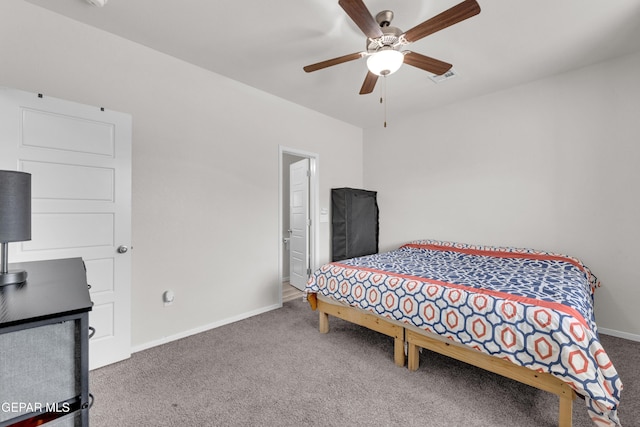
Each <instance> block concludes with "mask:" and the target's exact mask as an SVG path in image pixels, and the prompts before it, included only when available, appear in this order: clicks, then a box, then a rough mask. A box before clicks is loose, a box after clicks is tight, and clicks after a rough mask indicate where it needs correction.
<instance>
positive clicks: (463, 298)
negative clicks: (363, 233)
mask: <svg viewBox="0 0 640 427" xmlns="http://www.w3.org/2000/svg"><path fill="white" fill-rule="evenodd" d="M597 286H599V284H598V282H597V279H596V278H595V276H594V275H593V274H592V273H591V272H590V271H589V269H588V268H587V267H586V266H585V265H584V264H583V263H582V262H581V261H580V260H578V259H576V258H573V257H569V256H565V255H561V254H554V253H549V252H543V251H537V250H532V249H520V248H507V247H490V246H478V245H468V244H462V243H454V242H444V241H436V240H416V241H413V242H410V243H407V244H405V245H403V246H401V247H400V248H398V249H396V250H393V251H389V252H385V253H380V254H374V255H368V256H363V257H358V258H352V259H348V260H344V261H340V262H332V263H329V264H325V265H324V266H322V267H321V268H319V269H318V270H317V271H315V273H314V274H313V275H312V276H311V277H310V279H309V282H308V284H307V288H306V293H307V299H308V301H309V303H310V304H311V306H312V308H313V309H314V310H315V309H317V310H318V311H319V313H320V332H323V333H326V332H328V330H329V323H328V322H329V315H333V316H336V317H339V318H342V319H345V320H348V321H351V322H354V323H357V324H360V325H362V326H365V327H368V328H370V329H373V330H376V331H378V332H381V333H384V334H386V335H389V336H391V337H392V338H393V339H394V359H395V363H396V364H397V365H404V364H405V348H406V356H408V362H407V366H408V368H409V369H410V370H416V369H417V368H418V363H419V362H418V359H419V349H420V348H427V349H430V350H432V351H436V352H439V353H442V354H445V355H447V356H450V357H454V358H456V359H459V360H462V361H464V362H467V363H470V364H473V365H476V366H478V367H480V368H482V369H486V370H489V371H492V372H495V373H498V374H500V375H503V376H506V377H509V378H512V379H515V380H517V381H520V382H523V383H525V384H529V385H531V386H534V387H537V388H539V389H542V390H546V391H549V392H551V393H554V394H556V395H557V396H558V397H559V399H560V400H559V414H558V424H559V425H560V426H561V427H566V426H570V425H571V422H572V420H571V417H572V415H571V412H572V402H573V400H574V399H575V397H576V396H578V397H581V398H584V401H585V403H586V407H587V411H588V412H589V416H590V417H591V419H592V420H593V421H594V423H595V424H596V425H602V426H620V425H621V424H620V421H619V419H618V415H617V408H618V404H619V400H620V392H621V390H622V382H621V381H620V378H619V376H618V374H617V372H616V370H615V368H614V367H613V365H612V363H611V361H610V360H609V357H608V356H607V353H606V352H605V350H604V349H603V347H602V345H601V344H600V342H599V339H598V332H597V327H596V323H595V319H594V313H593V298H594V291H595V289H596V287H597Z"/></svg>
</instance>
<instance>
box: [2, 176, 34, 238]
mask: <svg viewBox="0 0 640 427" xmlns="http://www.w3.org/2000/svg"><path fill="white" fill-rule="evenodd" d="M25 240H31V174H30V173H26V172H17V171H6V170H0V242H2V243H7V242H24V241H25Z"/></svg>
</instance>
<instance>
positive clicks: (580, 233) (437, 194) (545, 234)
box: [364, 54, 640, 339]
mask: <svg viewBox="0 0 640 427" xmlns="http://www.w3.org/2000/svg"><path fill="white" fill-rule="evenodd" d="M639 75H640V54H635V55H631V56H627V57H623V58H619V59H617V60H614V61H610V62H606V63H601V64H598V65H595V66H591V67H588V68H584V69H580V70H576V71H573V72H570V73H566V74H562V75H558V76H556V77H553V78H549V79H546V80H543V81H538V82H535V83H531V84H528V85H525V86H520V87H516V88H513V89H510V90H505V91H502V92H499V93H494V94H491V95H488V96H483V97H481V98H477V99H472V100H469V101H466V102H460V103H457V104H455V105H450V106H447V107H444V108H440V109H435V110H433V111H430V112H429V113H427V114H424V115H420V116H418V117H412V118H408V119H406V120H405V121H397V122H395V121H393V122H390V124H389V126H390V127H388V128H387V129H377V128H376V129H367V130H365V133H364V135H365V136H364V160H365V171H364V174H365V186H366V187H367V188H369V189H372V190H377V191H378V192H379V193H378V194H379V205H380V210H381V213H380V218H381V220H380V221H381V223H380V239H381V248H382V249H391V248H395V247H397V246H398V245H400V244H401V243H403V242H405V241H408V240H413V239H420V238H435V239H442V240H453V241H461V242H467V243H478V244H488V245H499V246H519V247H533V248H537V249H542V250H548V251H554V252H560V253H565V254H569V255H573V256H575V257H578V258H580V259H582V260H583V261H584V262H585V264H587V266H589V267H590V268H591V269H592V270H593V272H594V274H595V275H596V276H598V278H599V279H600V280H601V282H602V284H603V286H602V287H601V288H599V289H598V290H597V292H596V320H597V322H598V325H599V327H600V328H601V329H606V330H608V332H611V333H614V334H619V335H621V336H625V337H628V338H633V339H640V314H639V313H640V312H639V311H638V303H639V302H640V272H639V270H638V268H637V262H638V260H639V259H640V246H639V242H640V223H639V220H640V167H639V165H640V144H639V142H640V115H639V114H640V80H639V79H638V76H639ZM461 78H462V77H461ZM454 83H455V80H452V81H451V84H454ZM442 84H448V83H447V82H445V83H442Z"/></svg>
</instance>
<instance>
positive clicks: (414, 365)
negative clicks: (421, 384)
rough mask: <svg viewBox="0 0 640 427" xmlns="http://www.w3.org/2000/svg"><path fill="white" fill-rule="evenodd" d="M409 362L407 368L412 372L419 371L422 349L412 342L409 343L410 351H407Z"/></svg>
mask: <svg viewBox="0 0 640 427" xmlns="http://www.w3.org/2000/svg"><path fill="white" fill-rule="evenodd" d="M407 353H408V357H409V361H408V362H407V368H409V370H410V371H417V370H418V367H419V366H420V347H418V346H417V345H415V344H414V343H412V342H409V350H408V351H407Z"/></svg>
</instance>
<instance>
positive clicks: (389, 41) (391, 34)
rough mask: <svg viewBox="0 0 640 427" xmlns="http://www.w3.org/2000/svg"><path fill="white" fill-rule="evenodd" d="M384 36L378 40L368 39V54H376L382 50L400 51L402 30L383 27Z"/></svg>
mask: <svg viewBox="0 0 640 427" xmlns="http://www.w3.org/2000/svg"><path fill="white" fill-rule="evenodd" d="M381 30H382V33H383V36H382V37H379V38H376V39H367V52H368V53H375V52H377V51H379V50H380V49H382V48H386V49H389V48H390V49H394V50H400V48H401V47H402V44H401V43H398V41H399V40H400V36H401V35H402V34H403V33H402V30H400V29H399V28H397V27H382V28H381Z"/></svg>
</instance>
